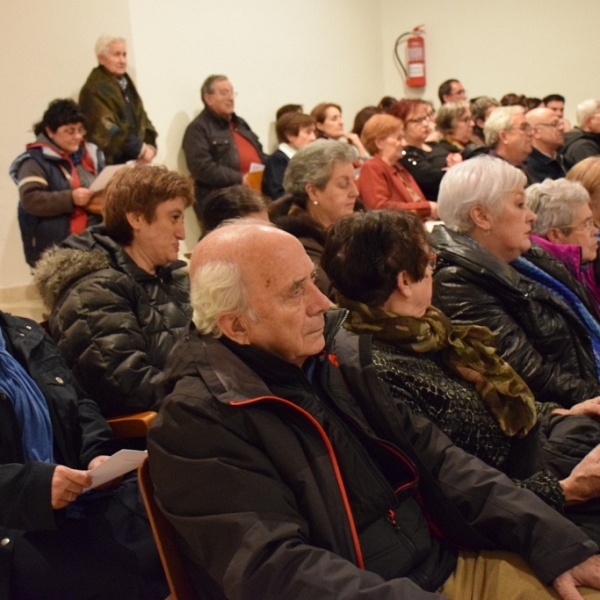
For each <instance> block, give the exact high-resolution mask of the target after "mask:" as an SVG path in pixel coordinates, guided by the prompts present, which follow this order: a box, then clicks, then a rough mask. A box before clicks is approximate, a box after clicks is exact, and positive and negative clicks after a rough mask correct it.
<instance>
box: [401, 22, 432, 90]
mask: <svg viewBox="0 0 600 600" xmlns="http://www.w3.org/2000/svg"><path fill="white" fill-rule="evenodd" d="M423 27H424V26H423V25H419V26H418V27H415V28H414V29H413V30H412V31H407V32H406V33H403V34H402V35H401V36H399V37H398V39H397V40H396V45H395V47H394V54H395V55H396V59H397V61H398V64H399V65H400V68H401V69H402V72H403V73H404V77H405V78H406V85H407V86H408V87H425V84H426V79H425V39H424V38H423V34H424V33H425V31H423ZM407 36H410V37H408V40H406V48H407V52H406V54H407V61H406V63H407V65H406V66H404V63H403V62H402V59H401V58H400V54H399V51H398V46H399V45H400V44H401V43H402V42H403V41H404V39H405V38H406V37H407Z"/></svg>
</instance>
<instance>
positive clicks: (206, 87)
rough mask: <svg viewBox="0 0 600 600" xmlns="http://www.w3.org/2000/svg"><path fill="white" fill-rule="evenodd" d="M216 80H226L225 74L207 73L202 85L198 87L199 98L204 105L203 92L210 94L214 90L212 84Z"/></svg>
mask: <svg viewBox="0 0 600 600" xmlns="http://www.w3.org/2000/svg"><path fill="white" fill-rule="evenodd" d="M217 81H228V79H227V75H209V76H208V77H207V78H206V79H205V80H204V82H203V83H202V87H201V88H200V99H201V100H202V102H203V103H204V105H205V106H206V102H204V94H212V93H213V91H214V90H213V84H214V83H216V82H217Z"/></svg>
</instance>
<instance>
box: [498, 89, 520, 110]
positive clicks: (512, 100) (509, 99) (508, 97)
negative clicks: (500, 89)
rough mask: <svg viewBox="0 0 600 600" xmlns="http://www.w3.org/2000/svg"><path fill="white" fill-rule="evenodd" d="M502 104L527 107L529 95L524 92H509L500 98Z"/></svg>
mask: <svg viewBox="0 0 600 600" xmlns="http://www.w3.org/2000/svg"><path fill="white" fill-rule="evenodd" d="M500 106H522V107H523V108H527V97H526V96H525V95H524V94H515V93H513V92H509V93H508V94H504V96H502V98H500Z"/></svg>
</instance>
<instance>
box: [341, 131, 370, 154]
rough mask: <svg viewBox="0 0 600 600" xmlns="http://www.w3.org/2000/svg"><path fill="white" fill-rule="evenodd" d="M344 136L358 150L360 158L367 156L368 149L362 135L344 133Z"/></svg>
mask: <svg viewBox="0 0 600 600" xmlns="http://www.w3.org/2000/svg"><path fill="white" fill-rule="evenodd" d="M344 137H345V138H346V139H347V140H348V142H349V143H350V144H351V145H352V146H354V147H355V148H356V149H357V150H358V156H359V157H360V158H367V151H366V150H365V147H364V146H363V145H362V142H361V141H360V137H358V135H357V134H356V133H352V132H350V133H344Z"/></svg>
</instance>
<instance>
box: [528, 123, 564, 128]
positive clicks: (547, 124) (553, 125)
mask: <svg viewBox="0 0 600 600" xmlns="http://www.w3.org/2000/svg"><path fill="white" fill-rule="evenodd" d="M564 125H565V124H564V123H563V121H552V123H537V124H536V125H535V126H536V127H539V126H543V127H554V128H555V129H559V128H560V127H564Z"/></svg>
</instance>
